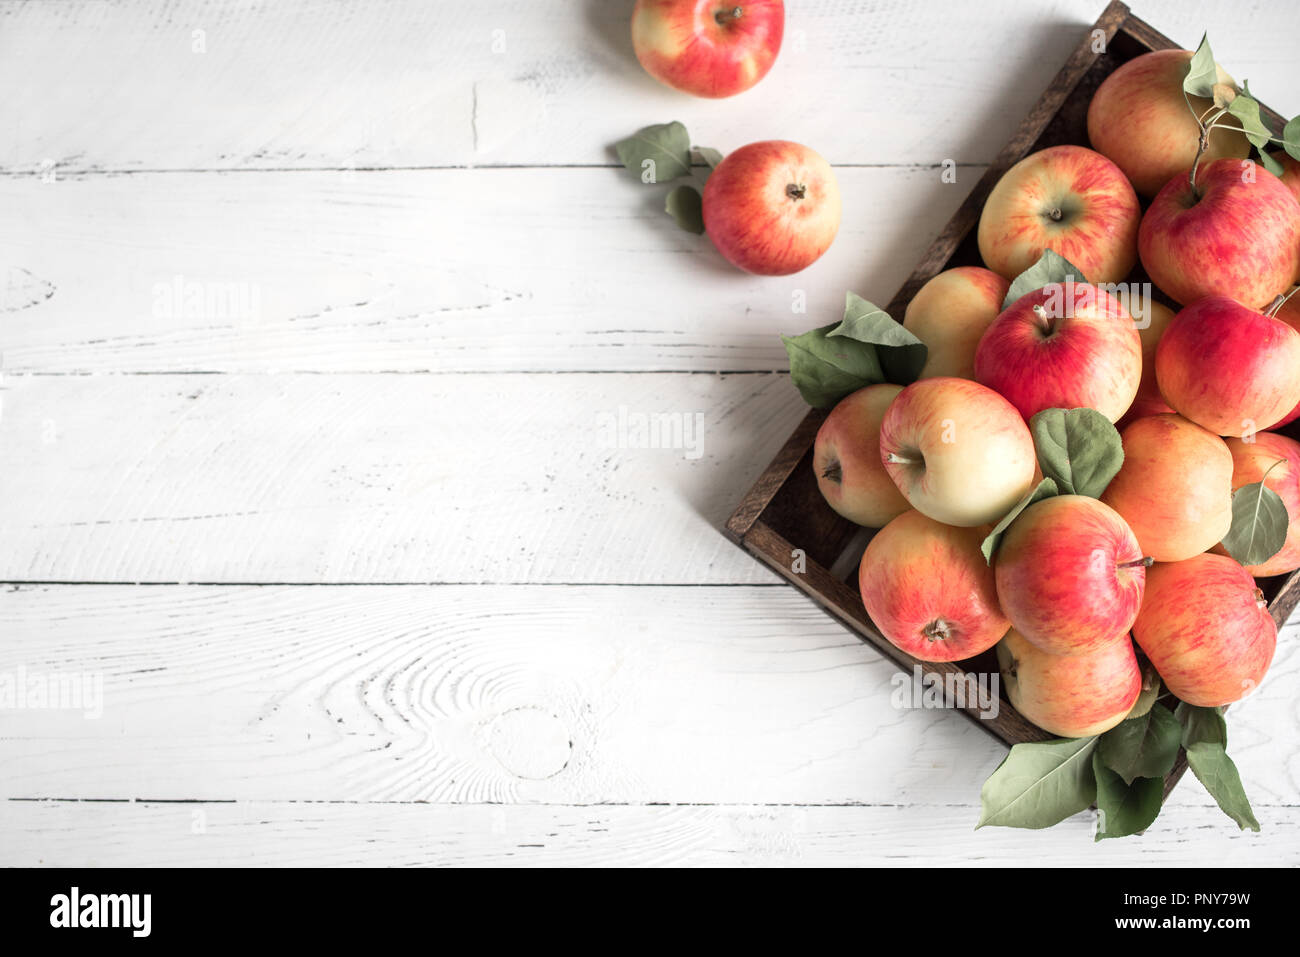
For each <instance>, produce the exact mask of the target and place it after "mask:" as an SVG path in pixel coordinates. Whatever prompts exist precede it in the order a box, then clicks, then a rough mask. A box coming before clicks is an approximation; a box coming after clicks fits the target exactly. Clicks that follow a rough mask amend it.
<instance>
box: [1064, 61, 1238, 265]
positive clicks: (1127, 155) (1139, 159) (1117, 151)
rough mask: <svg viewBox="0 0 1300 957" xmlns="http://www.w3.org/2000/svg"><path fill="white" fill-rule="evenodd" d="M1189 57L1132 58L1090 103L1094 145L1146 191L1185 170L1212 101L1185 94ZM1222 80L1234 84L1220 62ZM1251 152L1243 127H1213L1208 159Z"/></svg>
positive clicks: (1147, 193) (1153, 191) (1153, 190)
mask: <svg viewBox="0 0 1300 957" xmlns="http://www.w3.org/2000/svg"><path fill="white" fill-rule="evenodd" d="M1191 59H1192V54H1191V53H1190V52H1189V51H1187V50H1157V51H1156V52H1154V53H1144V54H1142V55H1141V56H1138V57H1134V58H1133V59H1132V60H1129V61H1128V62H1127V63H1125V64H1124V65H1123V66H1121V67H1119V69H1117V70H1116V71H1115V72H1114V73H1112V74H1111V75H1110V76H1108V77H1106V79H1105V81H1103V82H1102V84H1101V86H1099V87H1098V88H1097V92H1096V93H1094V94H1093V96H1092V102H1091V103H1089V105H1088V139H1089V140H1090V141H1091V142H1092V148H1093V149H1095V150H1097V151H1098V152H1100V153H1103V154H1105V155H1106V156H1108V157H1109V158H1110V159H1111V160H1113V161H1114V162H1115V165H1116V166H1118V167H1119V168H1120V169H1122V170H1123V171H1124V175H1125V176H1127V177H1128V178H1129V181H1130V182H1131V183H1132V184H1133V188H1134V189H1136V190H1137V191H1138V192H1139V193H1141V194H1142V195H1143V196H1146V197H1151V196H1154V195H1155V194H1156V193H1158V192H1160V190H1161V188H1163V187H1164V185H1165V183H1167V182H1169V181H1170V180H1171V179H1173V178H1174V177H1175V176H1180V175H1182V176H1186V175H1187V171H1188V170H1189V169H1190V168H1191V165H1192V160H1193V158H1194V157H1195V156H1196V148H1197V143H1198V141H1199V139H1200V136H1201V128H1200V126H1198V125H1197V122H1196V116H1200V115H1201V114H1203V113H1205V112H1206V111H1207V110H1209V109H1210V108H1211V107H1213V106H1214V104H1213V103H1212V102H1210V101H1209V100H1207V99H1204V98H1202V97H1199V96H1192V97H1184V96H1183V80H1184V79H1186V77H1187V70H1188V65H1189V64H1190V62H1191ZM1216 65H1217V64H1216ZM1219 82H1220V83H1223V84H1225V85H1229V86H1232V85H1234V84H1233V82H1232V77H1230V76H1228V74H1227V73H1225V72H1223V68H1222V67H1219ZM1189 101H1190V107H1189V105H1188V104H1189ZM1192 110H1195V111H1196V116H1193V115H1192ZM1220 122H1222V123H1224V124H1229V123H1231V124H1234V125H1235V124H1236V122H1237V121H1236V120H1234V119H1233V118H1232V117H1224V118H1223V119H1222V120H1221V121H1220ZM1249 155H1250V143H1249V141H1248V140H1247V139H1246V136H1245V134H1244V133H1242V132H1241V131H1240V130H1237V129H1215V130H1212V131H1211V132H1210V139H1209V147H1208V149H1207V150H1206V152H1205V157H1204V158H1205V159H1207V160H1216V159H1225V158H1236V159H1245V158H1246V157H1247V156H1249ZM1089 278H1092V277H1091V276H1090V277H1089Z"/></svg>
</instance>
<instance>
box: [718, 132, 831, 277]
mask: <svg viewBox="0 0 1300 957" xmlns="http://www.w3.org/2000/svg"><path fill="white" fill-rule="evenodd" d="M703 216H704V229H705V231H706V232H707V233H708V234H709V238H710V239H711V240H713V244H714V245H715V246H717V247H718V252H720V253H722V255H723V257H724V258H726V259H727V260H728V261H730V262H731V263H733V264H734V265H736V266H739V267H740V268H741V269H743V270H745V271H746V272H751V273H756V274H758V275H761V276H786V275H789V274H790V273H796V272H798V271H799V270H801V269H804V268H805V267H807V266H809V265H811V264H812V263H813V262H815V261H816V260H817V259H818V258H819V257H820V256H821V255H822V253H824V252H826V250H827V249H829V248H830V245H831V242H832V241H833V240H834V239H835V234H836V233H837V232H838V231H839V228H840V189H839V184H838V183H837V182H836V180H835V173H834V171H833V170H832V169H831V166H830V164H829V163H827V162H826V160H824V159H823V158H822V157H821V156H820V155H818V154H817V153H816V152H815V151H814V150H811V149H809V148H808V147H806V146H802V145H800V144H799V143H791V142H789V141H787V140H764V141H762V142H759V143H750V144H749V145H748V146H742V147H741V148H740V149H738V150H736V151H735V152H734V153H729V154H728V155H727V156H726V158H725V159H723V160H722V162H721V163H719V164H718V165H717V167H716V168H715V169H714V170H713V172H712V173H711V174H710V175H709V178H708V181H707V182H706V183H705V184H704V198H703Z"/></svg>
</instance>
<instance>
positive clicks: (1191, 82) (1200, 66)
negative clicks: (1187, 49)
mask: <svg viewBox="0 0 1300 957" xmlns="http://www.w3.org/2000/svg"><path fill="white" fill-rule="evenodd" d="M1218 81H1219V68H1218V66H1217V65H1216V64H1215V62H1214V52H1213V51H1212V50H1211V49H1210V36H1209V34H1208V33H1207V34H1204V35H1202V37H1201V45H1200V46H1198V47H1197V48H1196V53H1194V54H1193V55H1192V61H1191V62H1190V63H1189V64H1188V65H1187V76H1186V77H1184V78H1183V92H1184V93H1189V94H1191V95H1192V96H1203V97H1205V98H1206V99H1210V98H1211V97H1213V96H1214V84H1215V83H1217V82H1218Z"/></svg>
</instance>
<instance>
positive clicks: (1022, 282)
mask: <svg viewBox="0 0 1300 957" xmlns="http://www.w3.org/2000/svg"><path fill="white" fill-rule="evenodd" d="M1067 279H1072V280H1074V281H1075V282H1087V280H1086V279H1085V278H1084V275H1083V271H1082V270H1081V269H1079V267H1078V266H1075V265H1074V264H1073V263H1071V262H1070V260H1068V259H1066V258H1065V257H1064V256H1062V255H1061V254H1060V253H1058V252H1056V251H1055V250H1054V249H1044V250H1043V254H1042V255H1041V256H1039V257H1038V262H1036V263H1034V264H1033V265H1032V266H1030V267H1029V268H1028V269H1026V270H1025V271H1024V272H1022V273H1021V274H1020V275H1019V276H1017V277H1016V278H1015V281H1014V282H1012V283H1011V288H1010V289H1008V290H1007V297H1006V298H1005V299H1003V300H1002V308H1003V309H1005V308H1007V306H1009V305H1011V304H1012V303H1013V302H1015V301H1016V300H1017V299H1019V298H1020V297H1021V296H1027V295H1029V294H1030V293H1031V292H1035V291H1036V290H1039V289H1042V288H1043V287H1044V286H1050V285H1052V284H1053V283H1064V282H1065V281H1066V280H1067Z"/></svg>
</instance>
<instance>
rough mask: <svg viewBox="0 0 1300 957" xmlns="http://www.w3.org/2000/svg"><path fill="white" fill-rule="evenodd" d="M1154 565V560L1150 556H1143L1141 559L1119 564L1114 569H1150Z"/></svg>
mask: <svg viewBox="0 0 1300 957" xmlns="http://www.w3.org/2000/svg"><path fill="white" fill-rule="evenodd" d="M1155 563H1156V560H1155V559H1154V558H1152V557H1151V556H1150V555H1143V556H1142V557H1141V558H1135V559H1133V561H1131V562H1119V563H1118V564H1117V565H1116V566H1115V567H1116V568H1137V567H1138V566H1139V565H1141V566H1142V567H1143V568H1150V567H1151V566H1152V565H1154V564H1155Z"/></svg>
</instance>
